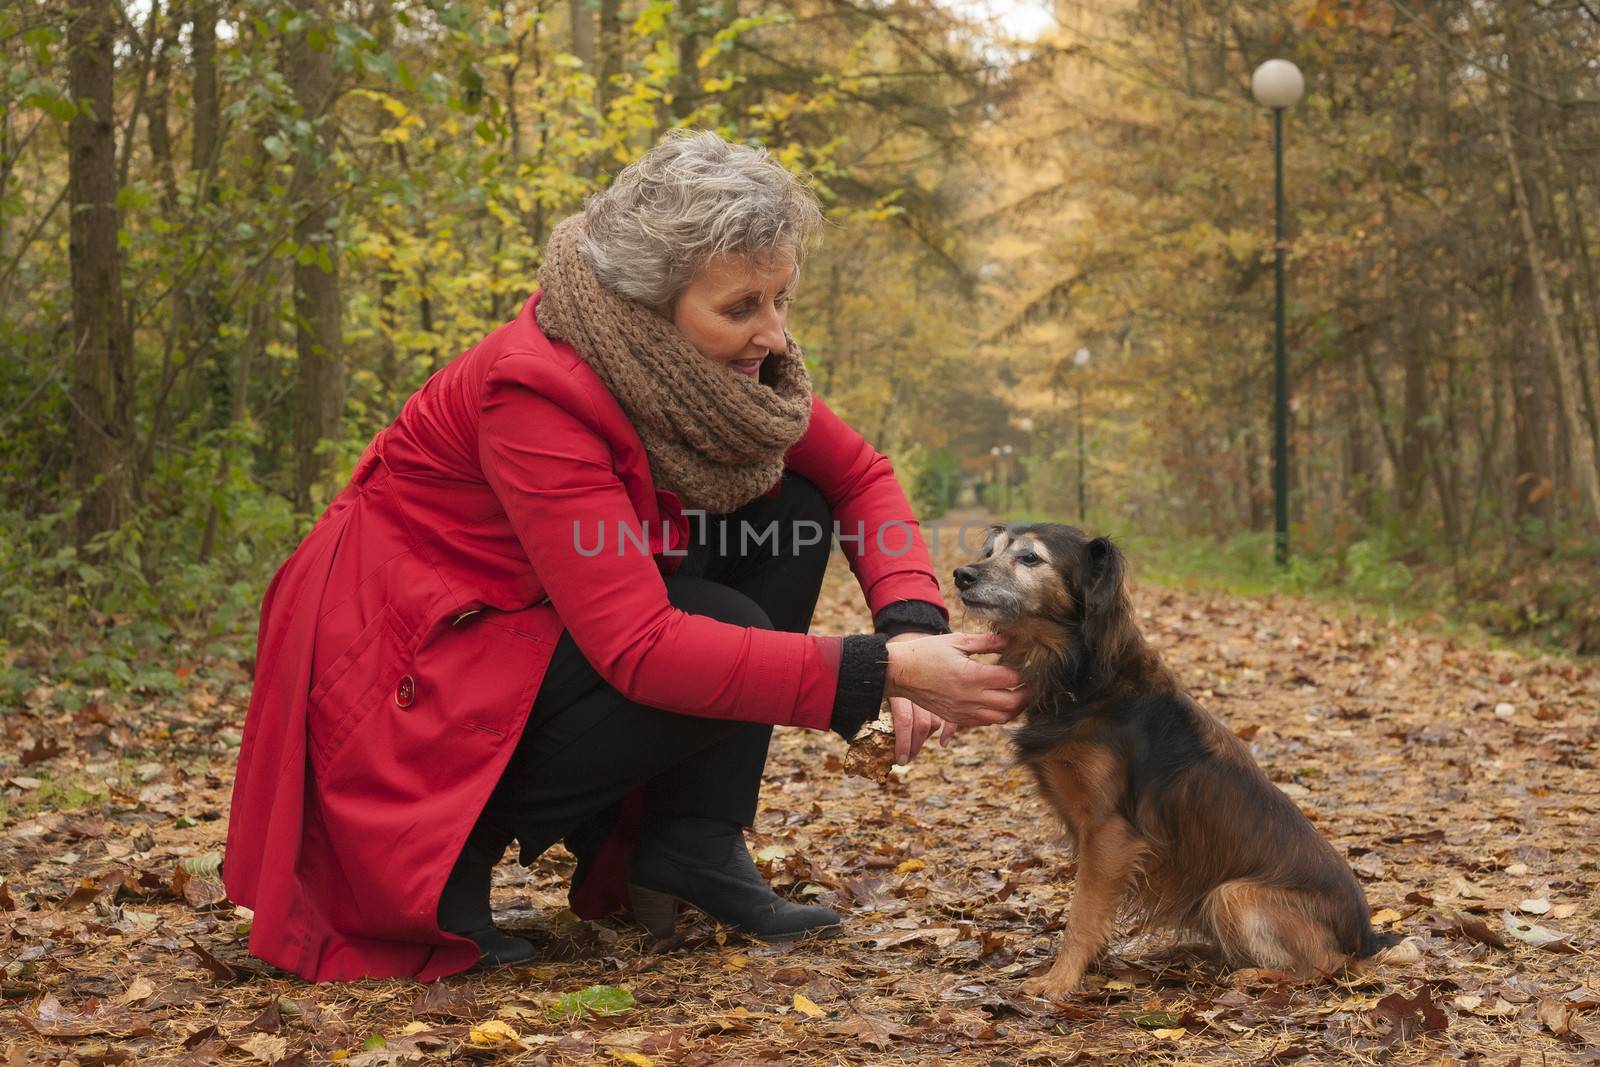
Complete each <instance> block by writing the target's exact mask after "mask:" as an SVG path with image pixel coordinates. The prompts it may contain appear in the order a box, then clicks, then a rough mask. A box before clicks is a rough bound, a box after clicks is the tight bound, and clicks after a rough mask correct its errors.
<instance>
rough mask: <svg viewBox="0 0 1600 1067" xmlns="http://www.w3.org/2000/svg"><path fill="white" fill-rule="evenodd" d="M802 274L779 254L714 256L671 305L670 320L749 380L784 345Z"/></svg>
mask: <svg viewBox="0 0 1600 1067" xmlns="http://www.w3.org/2000/svg"><path fill="white" fill-rule="evenodd" d="M797 277H798V272H797V271H796V269H795V264H794V260H793V259H792V258H790V257H789V256H787V255H784V254H783V253H781V252H774V253H772V254H771V255H764V256H745V255H737V254H726V255H719V256H714V257H713V258H712V259H711V261H710V262H709V263H707V264H706V266H705V268H704V269H703V270H701V271H700V273H699V274H697V275H695V277H694V280H693V281H691V282H690V283H689V285H688V287H687V288H685V289H684V291H683V292H682V294H680V295H679V297H678V302H677V303H676V304H674V305H673V308H672V323H673V325H674V326H676V327H678V329H679V331H680V332H682V334H683V335H684V336H685V337H687V338H688V339H689V343H690V344H692V345H694V347H695V348H696V349H698V350H699V352H700V354H701V355H703V356H705V357H706V358H707V359H710V360H714V361H715V362H717V363H721V364H722V365H723V366H725V367H727V368H728V369H729V370H730V371H733V372H735V373H738V374H744V375H748V376H749V377H751V378H754V377H756V376H757V375H759V374H760V373H761V362H762V360H764V359H766V358H767V355H768V353H771V352H782V351H783V350H784V347H785V344H786V342H785V340H784V335H783V330H784V324H785V323H786V322H787V321H788V319H789V295H790V293H791V292H793V290H794V285H795V281H796V279H797Z"/></svg>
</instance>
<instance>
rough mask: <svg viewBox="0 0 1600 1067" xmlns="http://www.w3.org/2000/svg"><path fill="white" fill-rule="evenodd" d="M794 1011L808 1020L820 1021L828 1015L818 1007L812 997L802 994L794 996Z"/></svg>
mask: <svg viewBox="0 0 1600 1067" xmlns="http://www.w3.org/2000/svg"><path fill="white" fill-rule="evenodd" d="M794 1010H795V1011H797V1012H799V1013H800V1014H801V1015H804V1016H805V1017H806V1018H808V1019H820V1018H822V1017H823V1016H824V1015H826V1014H828V1013H827V1012H825V1011H823V1010H822V1009H821V1008H819V1007H817V1005H816V1004H815V1003H814V1002H813V1001H812V1000H811V998H810V997H807V996H805V995H804V994H801V993H796V994H795V995H794Z"/></svg>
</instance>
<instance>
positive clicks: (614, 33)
mask: <svg viewBox="0 0 1600 1067" xmlns="http://www.w3.org/2000/svg"><path fill="white" fill-rule="evenodd" d="M624 40H626V36H625V34H624V31H623V26H622V0H600V43H599V46H598V48H597V50H596V51H597V52H598V54H599V57H600V73H599V85H598V86H597V88H596V97H595V98H596V100H597V101H598V103H599V108H600V114H601V115H605V114H606V111H607V109H608V108H609V107H610V106H611V101H612V100H613V99H615V98H616V95H617V87H616V84H615V79H616V77H617V75H619V74H621V73H622V50H623V41H624Z"/></svg>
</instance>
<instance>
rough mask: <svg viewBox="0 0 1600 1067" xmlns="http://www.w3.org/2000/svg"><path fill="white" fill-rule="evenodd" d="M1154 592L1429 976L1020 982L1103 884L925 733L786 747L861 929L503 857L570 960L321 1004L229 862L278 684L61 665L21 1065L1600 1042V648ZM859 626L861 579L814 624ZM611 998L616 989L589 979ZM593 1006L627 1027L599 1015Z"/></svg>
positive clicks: (1181, 972) (798, 803)
mask: <svg viewBox="0 0 1600 1067" xmlns="http://www.w3.org/2000/svg"><path fill="white" fill-rule="evenodd" d="M835 562H836V564H838V563H839V560H838V558H837V557H836V559H835ZM956 562H957V560H956V559H955V557H954V556H950V557H949V558H947V559H945V560H942V561H941V565H942V566H946V567H948V566H953V565H954V564H955V563H956ZM1135 564H1136V565H1137V561H1135ZM1136 603H1137V605H1138V608H1139V611H1140V616H1141V621H1142V623H1143V625H1144V628H1145V631H1146V633H1147V635H1148V636H1149V637H1150V638H1151V640H1152V641H1154V642H1155V643H1156V644H1157V646H1158V647H1159V648H1160V649H1161V651H1162V652H1163V654H1164V655H1166V656H1167V658H1168V660H1169V662H1170V663H1171V664H1172V665H1173V666H1174V667H1175V668H1176V669H1177V671H1178V672H1179V674H1180V677H1182V678H1183V679H1184V681H1185V682H1186V684H1188V685H1189V686H1190V688H1191V689H1192V690H1193V691H1194V692H1195V693H1196V694H1197V695H1198V696H1199V697H1200V698H1201V699H1202V700H1203V701H1204V702H1205V703H1206V704H1207V705H1208V706H1209V707H1211V708H1212V709H1213V710H1214V711H1216V712H1217V713H1219V714H1220V715H1221V716H1222V717H1223V719H1224V720H1225V721H1226V722H1227V723H1228V724H1229V725H1230V726H1231V727H1233V728H1234V729H1235V730H1237V731H1238V732H1239V733H1240V734H1241V735H1242V736H1244V737H1247V738H1248V739H1249V741H1250V743H1251V745H1252V746H1253V748H1254V750H1255V753H1256V755H1257V758H1258V759H1259V760H1260V761H1261V763H1262V764H1263V765H1264V766H1265V767H1266V768H1267V771H1268V773H1269V774H1270V776H1271V777H1272V778H1273V780H1274V781H1276V782H1277V783H1279V785H1280V786H1281V787H1282V788H1284V789H1285V791H1287V792H1288V793H1289V794H1290V795H1291V796H1292V797H1293V798H1294V799H1295V800H1296V802H1297V803H1299V804H1300V805H1301V806H1302V807H1303V808H1304V809H1305V810H1306V811H1307V813H1308V814H1310V815H1311V816H1312V818H1313V819H1314V820H1315V821H1316V823H1317V825H1318V826H1319V827H1321V829H1322V830H1323V831H1324V832H1325V833H1326V834H1327V835H1328V836H1329V837H1330V838H1331V839H1332V840H1333V841H1334V842H1335V844H1336V845H1337V847H1338V848H1339V849H1340V850H1341V851H1342V852H1343V853H1344V854H1345V855H1346V856H1347V857H1348V858H1349V860H1350V862H1351V864H1352V866H1353V867H1354V868H1355V870H1356V871H1357V873H1358V875H1359V877H1360V878H1361V880H1362V883H1363V885H1364V886H1365V887H1366V891H1367V895H1368V898H1369V900H1370V901H1371V902H1372V906H1373V909H1374V912H1375V913H1376V914H1377V918H1378V919H1379V920H1380V921H1382V922H1383V923H1385V924H1386V925H1387V926H1389V927H1391V928H1393V929H1397V930H1399V931H1402V932H1403V933H1405V934H1408V935H1412V936H1414V937H1415V938H1416V939H1417V942H1418V944H1419V946H1420V948H1421V962H1420V963H1419V964H1417V965H1415V966H1412V967H1406V968H1385V969H1379V970H1376V971H1373V972H1371V973H1367V974H1351V975H1347V976H1344V977H1343V978H1342V979H1340V980H1338V981H1328V982H1320V983H1296V982H1294V981H1291V980H1288V979H1286V977H1285V976H1283V975H1279V974H1274V973H1269V972H1260V971H1244V972H1233V973H1229V972H1226V971H1222V970H1220V969H1218V968H1217V967H1216V966H1215V965H1213V964H1212V963H1210V962H1208V961H1207V960H1206V959H1205V958H1204V957H1203V956H1200V955H1191V954H1185V953H1183V952H1181V951H1173V950H1172V948H1173V947H1172V946H1171V945H1170V944H1168V943H1167V942H1166V941H1165V940H1164V939H1161V938H1159V937H1152V936H1150V935H1140V934H1138V933H1137V932H1134V931H1128V932H1127V936H1126V937H1124V938H1123V939H1122V940H1121V941H1119V942H1118V943H1117V944H1116V946H1115V951H1114V953H1113V954H1112V955H1111V956H1110V957H1109V958H1108V959H1106V960H1105V961H1104V963H1103V965H1102V966H1101V967H1100V968H1099V969H1098V970H1097V971H1095V972H1094V973H1093V974H1092V976H1091V979H1090V981H1089V983H1088V988H1087V990H1086V991H1085V992H1084V993H1082V994H1081V995H1079V996H1076V997H1074V998H1073V999H1072V1000H1070V1001H1068V1002H1066V1003H1061V1004H1049V1003H1045V1002H1042V1001H1038V1000H1034V999H1031V998H1028V997H1025V996H1023V995H1021V994H1020V992H1019V989H1018V986H1019V984H1020V982H1021V980H1022V979H1023V978H1024V977H1026V976H1027V975H1029V974H1030V973H1032V972H1035V971H1037V970H1040V969H1042V968H1043V967H1044V966H1045V965H1046V964H1047V963H1048V961H1049V959H1050V957H1051V955H1052V954H1053V952H1054V949H1055V943H1056V939H1057V938H1058V936H1059V933H1060V927H1061V921H1062V916H1063V912H1064V909H1065V908H1066V905H1067V903H1068V902H1069V900H1070V899H1071V895H1072V867H1071V865H1070V863H1069V862H1068V861H1067V860H1066V858H1065V856H1064V853H1063V851H1062V849H1061V848H1060V845H1059V840H1058V835H1057V832H1056V829H1055V827H1054V825H1053V823H1052V821H1051V818H1050V817H1049V816H1048V814H1047V813H1046V811H1045V809H1044V807H1043V805H1042V804H1041V802H1040V801H1039V800H1038V799H1036V798H1035V796H1034V795H1033V791H1032V786H1031V784H1029V783H1028V782H1027V781H1026V780H1025V779H1024V776H1023V774H1022V773H1020V772H1019V771H1018V770H1017V769H1016V768H1014V767H1013V766H1012V765H1011V763H1010V760H1009V756H1008V749H1007V740H1006V733H1005V731H1004V730H1002V729H994V730H988V731H982V732H978V733H972V734H969V735H965V736H963V737H961V738H960V739H958V741H957V743H956V744H955V745H953V746H952V747H951V748H950V749H948V750H945V751H942V752H940V751H931V752H929V753H927V754H925V755H924V756H923V757H921V758H919V759H918V760H917V761H916V763H915V765H914V766H913V767H912V768H911V769H910V770H909V771H907V772H905V773H904V774H897V775H896V776H895V778H894V780H893V781H892V782H891V784H890V785H888V786H887V787H881V786H879V785H877V784H875V783H873V782H870V781H867V780H865V779H862V778H857V777H851V776H846V775H844V774H842V773H841V771H840V766H841V758H842V756H843V755H844V750H843V746H842V745H840V744H839V743H838V742H837V741H836V740H834V739H832V738H829V737H822V736H819V735H814V734H805V733H800V732H797V731H789V732H780V735H779V738H778V740H777V743H776V744H775V746H774V752H773V757H772V760H771V763H770V765H769V773H768V779H767V786H766V789H765V792H764V803H763V809H762V812H761V816H760V821H759V824H758V826H757V828H756V831H755V832H754V833H753V834H752V836H751V842H752V846H753V847H754V848H755V849H756V850H757V851H758V854H759V856H760V857H761V859H762V861H763V863H764V865H765V867H766V869H767V871H768V873H769V875H770V876H771V877H772V878H773V880H774V882H775V884H777V885H779V886H780V887H781V888H782V889H783V890H784V891H785V892H791V893H795V894H799V895H802V896H805V897H809V898H816V899H821V900H823V901H827V902H830V903H833V904H834V905H835V906H836V907H838V908H839V909H840V910H841V911H843V912H844V913H845V914H846V916H847V925H846V927H845V931H844V933H843V934H842V935H841V936H838V937H836V938H832V939H828V940H821V941H813V942H803V943H800V944H796V945H792V946H767V945H762V944H759V943H754V942H748V941H745V940H742V939H740V938H738V937H735V936H726V935H725V934H724V933H723V932H720V931H718V930H715V929H713V928H711V927H709V926H707V925H705V924H704V923H701V922H686V923H685V924H684V925H683V926H682V927H681V933H680V937H679V938H678V940H677V943H675V944H668V945H665V946H652V945H650V944H648V943H647V940H646V937H645V935H644V934H643V933H642V932H641V931H637V930H636V929H634V928H632V927H630V926H628V925H626V924H623V923H620V922H608V923H579V922H576V921H574V920H573V919H572V918H571V916H570V914H569V913H565V912H564V910H563V907H564V902H565V882H566V877H567V875H568V873H569V872H570V860H569V859H568V858H567V857H566V856H565V855H563V854H559V850H557V851H556V852H552V853H551V854H549V855H547V856H546V857H544V859H543V860H541V861H540V863H539V864H538V865H537V866H535V867H533V868H531V869H525V868H521V867H518V866H516V865H514V864H513V863H511V862H509V861H508V862H507V863H506V864H505V865H504V866H503V867H502V868H501V869H500V871H499V872H497V875H496V891H495V900H496V905H497V910H498V913H499V916H500V920H501V922H502V925H505V926H507V927H509V928H511V929H514V930H517V931H520V932H522V933H524V934H525V935H526V936H529V937H530V938H532V939H533V940H534V941H535V942H536V943H537V944H538V946H539V947H540V950H541V952H542V956H543V961H542V962H541V963H540V964H539V965H538V966H536V967H531V968H526V969H520V970H509V971H502V972H495V973H488V974H468V975H463V976H459V977H457V978H454V979H451V980H448V981H446V982H443V983H437V984H435V985H433V986H431V987H426V988H425V987H422V986H419V985H417V984H415V983H409V982H366V983H357V984H350V985H323V986H311V985H307V984H305V983H302V982H299V981H297V980H294V979H292V978H289V977H286V976H284V975H283V974H281V973H277V972H275V971H273V970H271V969H270V968H267V967H265V966H263V965H261V964H260V963H259V962H258V961H255V960H253V959H252V958H251V957H250V956H249V955H248V954H247V953H246V951H245V947H244V938H243V936H242V934H243V931H244V929H245V928H246V924H247V922H248V916H247V915H245V914H241V913H240V912H238V911H237V910H236V909H235V908H233V907H232V906H231V905H230V904H228V903H227V902H226V901H224V900H222V899H221V892H220V888H219V886H218V885H217V884H216V882H215V881H214V880H213V879H212V878H210V877H208V871H209V870H210V868H209V866H208V863H207V860H206V857H207V855H208V854H211V853H214V852H216V851H217V850H218V849H219V848H220V847H221V843H222V839H223V834H224V827H225V815H226V810H227V800H228V789H229V783H230V779H231V772H232V760H233V754H234V752H235V751H236V746H237V743H238V734H237V730H238V727H239V723H240V720H241V718H242V707H243V704H244V702H245V699H246V694H247V690H246V685H247V683H246V681H245V679H244V677H243V676H242V674H241V673H240V672H238V671H237V670H236V669H235V670H232V671H230V670H228V669H227V668H226V667H225V666H222V665H218V664H200V665H198V669H197V670H195V671H194V673H192V674H190V675H188V677H189V680H190V683H191V690H190V692H189V694H188V695H187V697H186V698H185V699H184V700H183V701H181V702H177V703H174V702H171V701H166V702H162V703H160V704H156V705H149V706H120V705H117V704H114V703H112V702H110V701H106V700H99V701H95V700H90V701H88V702H87V703H81V704H79V701H77V700H74V699H70V698H69V695H68V694H66V693H65V692H64V691H60V690H57V689H55V688H53V687H52V686H51V685H50V684H49V683H48V679H41V685H40V687H39V689H38V690H37V691H36V692H35V694H34V696H33V698H32V699H31V700H30V702H29V704H28V706H26V707H19V708H9V709H5V711H4V713H3V714H0V730H3V736H0V790H3V791H0V803H3V805H4V806H3V807H0V872H3V874H4V882H3V884H0V966H3V974H0V993H3V1000H0V1055H3V1056H4V1057H5V1059H4V1061H3V1062H4V1064H5V1065H6V1067H10V1065H19V1064H33V1063H62V1062H71V1061H74V1060H75V1061H76V1062H78V1063H81V1064H85V1065H88V1064H108V1063H138V1064H161V1063H196V1064H201V1063H236V1064H238V1063H251V1062H268V1063H271V1062H284V1063H324V1062H342V1063H346V1064H369V1065H371V1064H409V1063H418V1064H422V1063H433V1062H444V1061H448V1060H477V1061H504V1062H521V1063H545V1062H549V1063H635V1064H643V1063H647V1062H648V1063H659V1064H684V1065H690V1064H713V1063H760V1062H793V1063H806V1064H813V1063H815V1064H823V1063H929V1064H933V1063H946V1064H979V1063H981V1064H1029V1063H1064V1062H1101V1061H1103V1062H1123V1063H1160V1062H1174V1063H1180V1062H1181V1063H1188V1062H1218V1061H1229V1062H1231V1061H1242V1062H1252V1063H1286V1062H1291V1061H1296V1060H1299V1061H1301V1062H1305V1063H1319V1062H1334V1061H1337V1062H1351V1063H1362V1062H1392V1063H1407V1064H1408V1063H1434V1062H1457V1061H1462V1062H1471V1061H1475V1060H1477V1059H1479V1058H1480V1057H1481V1058H1484V1059H1486V1061H1487V1062H1493V1063H1497V1064H1504V1063H1514V1062H1519V1061H1518V1059H1517V1058H1518V1057H1520V1062H1522V1063H1528V1064H1532V1063H1565V1062H1596V1061H1600V1044H1597V1042H1600V1010H1597V1009H1600V993H1596V992H1595V990H1597V989H1600V963H1597V955H1596V937H1595V929H1596V927H1595V919H1596V918H1600V893H1597V886H1600V870H1597V864H1600V834H1597V827H1600V817H1597V810H1600V774H1597V773H1596V769H1595V762H1596V760H1597V758H1600V757H1597V754H1596V741H1597V739H1600V679H1597V678H1596V676H1595V671H1594V669H1593V667H1592V666H1588V665H1583V664H1573V663H1571V662H1567V661H1563V660H1558V659H1550V658H1525V657H1523V656H1520V655H1517V654H1514V653H1510V652H1503V651H1490V650H1486V649H1484V648H1481V647H1474V646H1471V645H1467V644H1463V643H1460V642H1459V641H1457V640H1455V639H1452V638H1449V637H1446V636H1442V635H1440V634H1437V633H1429V632H1424V631H1421V630H1418V629H1416V628H1414V627H1412V626H1410V625H1408V624H1399V623H1395V622H1392V621H1388V620H1383V619H1378V618H1376V617H1373V616H1371V615H1366V616H1351V615H1347V614H1344V613H1339V612H1335V611H1333V610H1331V609H1329V608H1327V607H1324V606H1321V605H1318V604H1315V603H1311V602H1304V601H1289V600H1274V601H1267V602H1260V601H1250V600H1241V599H1236V598H1232V597H1228V596H1223V595H1219V594H1212V593H1203V592H1194V591H1182V590H1178V589H1167V588H1142V589H1139V590H1137V592H1136ZM865 621H866V620H865V614H864V612H863V611H862V609H861V607H860V604H859V595H858V593H857V592H856V590H855V587H854V585H853V582H852V581H851V579H850V577H849V574H848V572H847V571H846V570H845V569H844V568H843V567H842V566H840V565H836V566H835V568H834V571H833V573H831V574H830V577H829V584H828V588H827V591H826V592H825V594H824V602H823V605H822V608H821V609H820V616H819V620H818V629H820V630H824V631H828V632H846V631H852V630H856V629H859V628H860V627H862V626H863V625H864V623H865ZM73 704H79V706H76V707H71V706H70V705H73ZM185 860H188V861H190V862H188V863H187V864H186V865H185V864H184V861H185ZM186 868H189V869H186ZM1540 942H1544V943H1543V944H1540ZM594 986H602V987H608V988H607V989H605V990H602V991H597V992H593V993H589V994H586V995H584V996H575V995H574V994H580V993H582V991H584V990H586V989H589V988H590V987H594ZM618 990H625V991H626V994H627V995H625V994H623V993H621V992H618ZM590 1000H593V1001H596V1002H598V1003H599V1005H600V1007H602V1008H607V1007H609V1008H611V1009H617V1008H621V1009H622V1010H620V1011H614V1013H612V1014H605V1015H593V1014H590V1013H587V1012H583V1013H582V1014H581V1015H579V1014H576V1013H575V1010H574V1009H576V1011H580V1012H581V1011H582V1004H583V1003H584V1002H586V1001H590ZM630 1003H631V1006H628V1005H630Z"/></svg>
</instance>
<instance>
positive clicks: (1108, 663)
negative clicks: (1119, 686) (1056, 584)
mask: <svg viewBox="0 0 1600 1067" xmlns="http://www.w3.org/2000/svg"><path fill="white" fill-rule="evenodd" d="M1084 556H1085V561H1086V562H1085V565H1084V569H1083V581H1082V587H1083V632H1082V640H1083V649H1084V653H1085V658H1086V659H1087V660H1088V663H1089V665H1090V666H1091V668H1092V670H1093V672H1094V681H1095V682H1096V683H1100V684H1103V683H1105V682H1107V681H1109V680H1110V679H1111V678H1112V677H1114V676H1115V675H1116V673H1117V670H1118V668H1119V667H1120V665H1121V663H1122V658H1123V656H1124V655H1126V653H1127V651H1128V648H1129V646H1130V645H1132V644H1133V641H1134V635H1135V630H1134V625H1133V610H1132V605H1131V604H1130V602H1129V600H1128V590H1127V585H1126V583H1127V578H1128V564H1127V560H1125V559H1124V558H1123V555H1122V550H1121V549H1119V548H1117V546H1116V545H1114V544H1112V543H1111V539H1110V538H1109V537H1096V538H1095V539H1094V540H1093V541H1090V542H1089V543H1088V544H1087V545H1085V546H1084Z"/></svg>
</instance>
